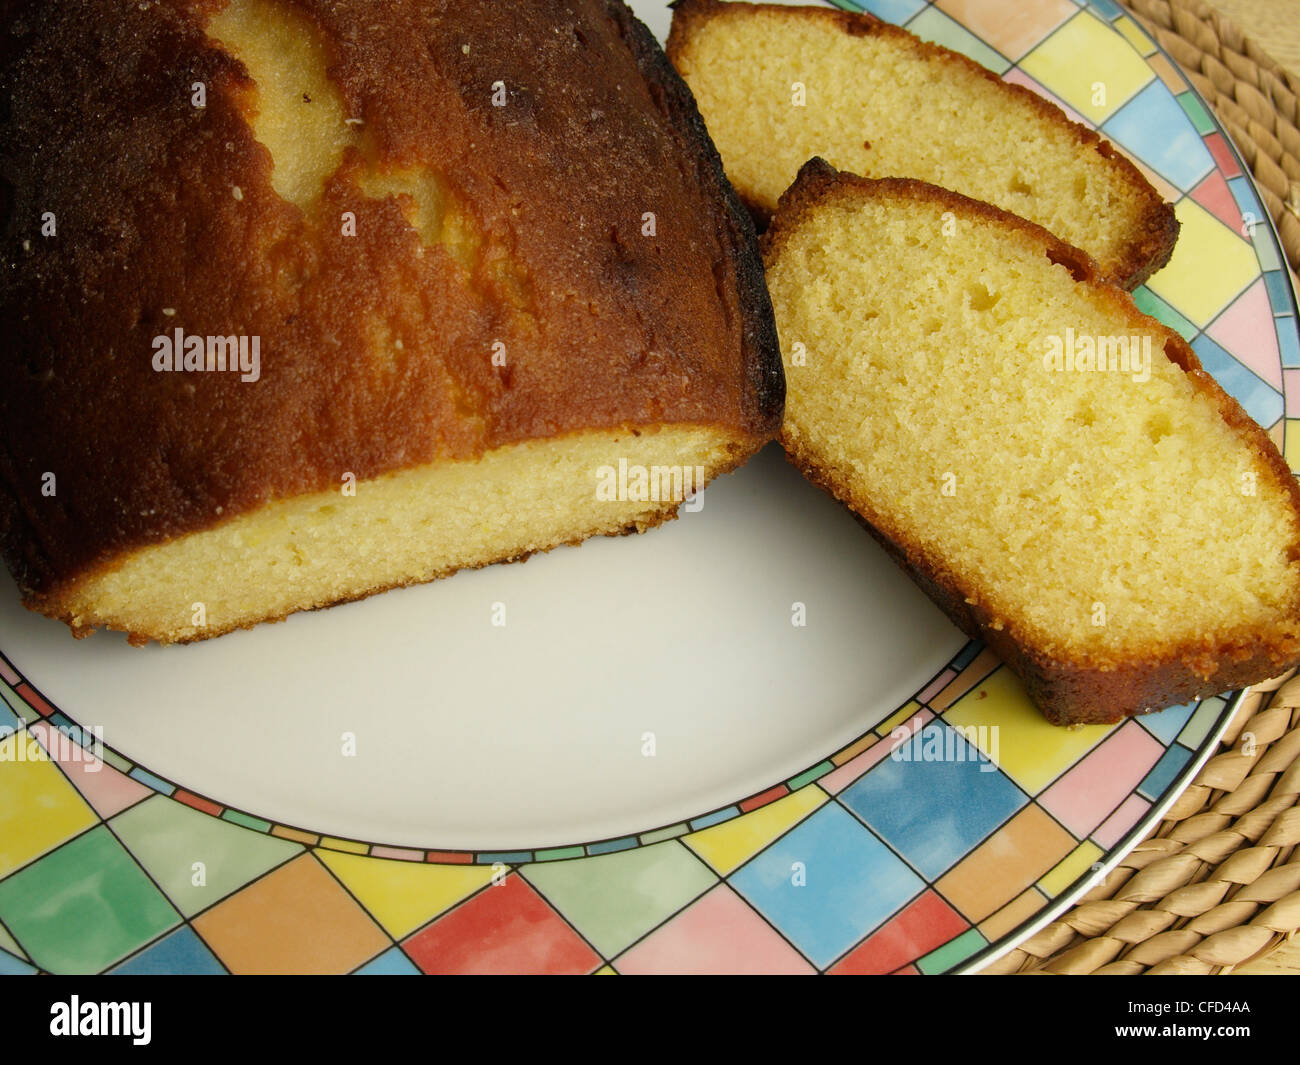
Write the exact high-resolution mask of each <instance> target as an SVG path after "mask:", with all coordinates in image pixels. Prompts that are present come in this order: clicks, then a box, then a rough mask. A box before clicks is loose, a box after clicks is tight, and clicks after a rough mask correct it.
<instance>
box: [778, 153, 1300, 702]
mask: <svg viewBox="0 0 1300 1065" xmlns="http://www.w3.org/2000/svg"><path fill="white" fill-rule="evenodd" d="M763 241H764V259H765V262H766V264H767V277H768V284H769V288H770V291H771V293H772V300H773V304H774V306H775V309H776V317H777V329H778V331H779V333H780V336H781V346H782V352H783V356H784V358H785V364H786V375H787V387H788V397H787V403H786V417H785V426H784V429H783V431H782V443H783V444H784V446H785V448H786V451H787V453H788V454H789V456H790V459H791V460H792V461H793V462H794V464H795V465H796V466H798V467H799V468H800V469H801V470H802V471H803V472H804V473H805V474H806V475H807V476H808V477H809V478H810V479H811V480H813V481H815V482H816V483H817V484H819V485H821V486H822V487H823V488H825V489H826V490H827V491H828V492H830V493H831V494H832V495H834V496H835V497H836V498H837V499H839V500H841V501H843V502H844V503H846V504H847V505H848V506H849V507H850V508H851V509H852V510H853V511H854V512H855V513H856V514H857V515H858V516H859V517H860V518H861V520H862V521H863V522H865V523H866V525H867V527H868V528H869V529H870V530H871V531H872V532H873V533H874V534H875V536H876V538H877V539H878V540H879V541H880V542H881V543H882V544H883V545H884V546H885V548H886V549H887V550H888V551H889V552H890V553H891V554H892V555H893V557H894V558H895V559H896V560H897V561H898V562H899V563H900V564H901V565H902V567H903V568H904V569H905V570H906V571H907V572H908V573H909V574H910V575H911V576H912V577H913V578H915V580H916V581H917V583H918V584H919V585H920V586H921V587H922V588H923V589H924V590H925V591H926V592H927V593H928V594H929V595H930V596H931V597H932V598H933V599H934V601H935V602H936V603H937V604H938V605H939V606H940V607H941V608H942V609H943V610H944V611H945V612H946V613H947V614H948V616H949V617H950V618H951V619H952V620H953V621H954V622H955V623H956V624H957V625H958V626H959V627H960V628H961V629H962V630H963V631H964V632H966V633H967V634H968V635H970V636H972V637H977V638H979V639H982V640H984V641H985V642H986V643H987V644H988V645H989V646H990V647H992V648H993V649H994V650H995V651H996V652H997V653H998V654H999V655H1000V656H1001V657H1002V658H1003V660H1004V661H1005V662H1006V663H1007V664H1008V665H1009V666H1010V667H1011V668H1012V669H1014V670H1015V671H1016V672H1017V673H1018V674H1019V675H1020V676H1021V677H1022V678H1023V680H1024V682H1025V685H1026V687H1027V689H1028V692H1029V694H1030V696H1031V697H1032V699H1033V700H1034V702H1035V703H1036V704H1037V705H1038V706H1039V707H1040V708H1041V709H1042V711H1043V713H1044V714H1045V715H1046V717H1047V718H1048V720H1050V721H1052V722H1054V723H1056V724H1077V723H1103V722H1114V721H1116V720H1118V719H1120V718H1121V717H1122V716H1124V715H1126V714H1136V713H1141V712H1144V711H1147V710H1153V709H1157V708H1160V707H1164V706H1168V705H1172V704H1175V703H1182V702H1185V701H1187V700H1190V699H1193V698H1196V697H1199V696H1205V695H1211V694H1214V693H1217V692H1221V691H1225V690H1228V689H1233V688H1237V687H1240V686H1243V685H1247V684H1250V683H1253V682H1256V681H1259V680H1262V679H1264V678H1266V677H1270V676H1273V675H1276V674H1277V673H1279V672H1281V671H1283V670H1285V669H1287V668H1289V667H1291V666H1293V665H1294V664H1295V663H1296V662H1297V660H1298V659H1300V492H1297V488H1296V483H1295V479H1294V478H1293V477H1292V475H1291V473H1290V471H1289V470H1288V468H1287V466H1286V464H1285V463H1284V462H1283V460H1282V458H1281V457H1280V456H1279V454H1278V452H1277V449H1276V448H1275V447H1274V446H1273V444H1272V442H1271V441H1270V440H1269V438H1268V437H1267V436H1266V435H1265V434H1264V432H1263V431H1262V430H1261V429H1260V428H1259V427H1258V426H1257V425H1256V424H1255V423H1254V422H1253V421H1251V420H1250V418H1249V417H1248V416H1247V415H1246V414H1245V413H1244V412H1243V411H1242V409H1241V408H1240V407H1239V406H1238V405H1237V403H1236V402H1235V401H1234V400H1232V399H1231V398H1230V397H1229V396H1227V395H1226V394H1225V393H1224V392H1223V390H1222V389H1220V388H1219V386H1218V385H1217V384H1216V383H1215V382H1214V380H1213V379H1212V378H1211V377H1210V376H1209V375H1208V374H1207V373H1205V371H1204V370H1202V369H1201V366H1200V364H1199V362H1198V361H1197V359H1196V356H1195V354H1194V353H1193V352H1192V350H1191V349H1190V348H1189V347H1188V345H1187V344H1186V343H1185V342H1184V341H1183V339H1182V338H1181V337H1180V336H1178V335H1177V334H1176V333H1174V332H1171V331H1170V330H1169V329H1166V328H1165V327H1164V326H1163V325H1161V324H1160V323H1159V322H1157V321H1155V320H1154V319H1151V318H1148V317H1146V316H1144V315H1142V314H1141V313H1139V312H1138V310H1137V309H1136V308H1135V306H1134V305H1133V302H1132V300H1131V298H1130V297H1129V296H1128V294H1127V293H1125V292H1123V291H1121V290H1120V289H1119V288H1117V287H1115V286H1112V285H1109V284H1106V283H1103V282H1101V281H1100V280H1099V279H1098V275H1097V268H1096V266H1095V264H1094V263H1093V262H1092V261H1091V260H1090V259H1089V258H1088V257H1087V256H1086V255H1085V254H1084V253H1083V252H1081V251H1079V250H1077V249H1075V248H1071V247H1069V246H1068V245H1066V244H1063V243H1062V242H1060V241H1059V240H1057V239H1056V238H1055V237H1053V236H1052V235H1051V234H1049V233H1048V232H1047V231H1046V230H1044V229H1042V228H1040V227H1038V226H1036V225H1034V224H1033V223H1030V222H1027V221H1025V220H1023V219H1020V218H1017V217H1015V216H1013V215H1010V214H1007V213H1005V212H1003V211H1001V210H999V209H997V208H995V207H991V206H988V205H986V204H982V203H978V202H976V201H973V200H970V199H967V198H965V197H963V196H960V195H958V194H956V193H953V192H949V191H946V190H944V189H940V188H937V187H935V186H933V185H928V184H925V183H923V182H919V181H915V180H910V179H882V180H870V179H866V178H861V177H857V176H854V175H849V174H843V173H839V172H837V171H836V170H834V169H833V168H832V167H831V166H829V164H827V163H825V162H824V161H822V160H813V161H811V162H809V163H808V164H807V165H806V166H805V167H804V168H803V169H802V170H801V171H800V174H799V177H798V180H797V181H796V182H795V184H794V185H793V187H792V188H791V189H790V190H789V191H788V192H787V193H786V194H785V196H783V197H782V199H781V202H780V206H779V208H778V210H777V213H776V216H775V217H774V219H773V220H772V225H771V227H770V228H769V229H768V231H767V233H766V234H765V235H764V238H763Z"/></svg>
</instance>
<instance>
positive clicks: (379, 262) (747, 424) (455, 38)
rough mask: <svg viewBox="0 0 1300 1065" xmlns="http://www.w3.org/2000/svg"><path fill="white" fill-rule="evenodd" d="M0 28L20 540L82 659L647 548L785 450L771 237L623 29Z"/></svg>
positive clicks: (548, 20)
mask: <svg viewBox="0 0 1300 1065" xmlns="http://www.w3.org/2000/svg"><path fill="white" fill-rule="evenodd" d="M0 39H2V40H3V45H0V100H3V101H4V106H3V108H2V109H0V175H2V180H0V226H2V231H0V242H2V243H0V255H2V257H3V271H2V276H0V332H3V333H4V336H5V342H4V345H3V347H2V348H0V548H2V549H3V555H4V558H5V560H6V562H7V564H8V566H9V568H10V570H11V571H12V573H13V574H14V577H15V579H16V582H17V584H18V585H19V587H20V589H21V592H22V594H23V596H24V600H25V602H26V603H27V605H28V606H30V607H32V608H33V609H35V610H38V611H41V612H43V613H46V614H48V615H51V616H53V617H55V618H59V619H62V620H63V621H65V622H67V624H68V625H69V626H71V628H72V629H73V631H74V632H75V633H76V634H77V635H83V634H85V633H87V632H88V631H90V630H93V629H95V628H97V627H100V628H108V629H114V630H121V631H125V632H126V633H128V634H129V636H130V639H131V641H132V642H134V643H140V642H145V641H148V640H157V641H161V642H174V641H190V640H195V639H201V638H204V637H208V636H214V635H217V634H220V633H223V632H226V631H229V630H231V629H234V628H238V627H247V626H250V625H252V624H254V623H256V622H259V621H263V620H269V619H278V618H283V617H284V616H286V615H288V614H290V613H291V612H293V611H297V610H302V609H308V608H315V607H321V606H325V605H329V604H332V603H336V602H340V601H344V600H349V599H355V598H358V597H361V596H365V595H369V594H371V593H373V592H376V591H380V590H383V589H386V588H391V587H395V586H399V585H405V584H409V583H412V582H417V581H427V580H430V579H432V578H435V577H439V576H441V575H445V574H449V573H451V572H453V571H455V570H457V569H460V568H462V567H470V566H481V565H485V564H488V563H492V562H497V561H505V560H510V559H517V558H521V557H525V556H527V555H528V554H529V553H531V552H536V551H543V550H546V549H548V548H551V547H553V546H555V545H558V544H564V543H573V542H577V541H580V540H582V539H583V538H586V537H589V536H592V535H597V534H616V533H621V532H627V531H637V530H643V529H645V528H648V527H650V526H653V525H655V524H657V523H659V522H661V521H663V520H665V519H667V518H671V517H674V516H675V514H676V512H677V510H678V507H679V505H680V503H681V501H682V499H683V498H685V497H687V496H688V495H690V494H691V493H692V492H694V491H697V490H698V489H699V488H701V487H702V486H703V485H704V484H705V483H707V482H708V481H709V479H711V478H713V477H714V476H716V475H718V474H720V473H723V472H725V471H728V470H730V469H732V468H734V467H736V466H737V465H738V464H739V463H741V462H743V461H744V460H745V458H746V457H747V456H748V455H750V454H751V453H752V452H754V451H755V450H757V449H758V448H759V447H760V446H761V445H762V444H763V443H764V442H765V441H767V440H769V439H771V438H773V437H774V436H775V435H776V432H777V430H778V428H779V425H780V418H781V410H782V403H783V395H784V384H783V380H782V373H781V365H780V356H779V351H778V349H777V344H776V334H775V329H774V325H773V321H772V314H771V305H770V302H769V301H768V297H767V293H766V289H765V287H764V284H763V276H762V263H761V260H760V258H759V254H758V245H757V239H756V237H755V234H754V230H753V224H752V221H751V220H750V218H749V216H748V214H747V213H746V212H745V211H744V208H743V207H742V206H741V205H740V203H739V201H738V200H736V198H735V195H734V193H733V192H732V191H731V189H730V187H729V185H728V184H727V182H726V180H725V178H724V176H723V172H722V169H721V165H720V163H719V160H718V157H717V153H716V152H715V150H714V149H713V147H712V145H711V143H710V142H709V140H708V137H707V134H706V133H705V131H704V127H703V124H702V122H701V121H700V118H699V114H698V111H697V110H696V109H695V106H694V104H693V102H692V100H691V97H690V94H689V92H688V91H687V89H686V87H685V86H684V85H683V84H682V82H681V81H680V79H679V78H678V77H677V75H676V74H675V72H674V71H673V70H672V67H671V65H670V64H668V62H667V60H666V58H665V57H664V54H663V52H662V51H661V50H660V49H659V47H658V45H657V44H656V43H655V42H654V40H653V38H652V37H651V36H650V34H649V33H648V31H646V30H645V28H644V27H643V26H642V25H641V24H640V23H639V22H638V21H636V19H634V18H633V17H632V15H631V14H630V13H629V11H628V9H627V8H626V7H625V6H624V5H623V4H622V3H618V2H614V0H608V2H606V0H564V2H561V0H545V2H538V0H534V2H530V3H527V4H522V5H512V6H511V7H510V8H509V10H508V11H503V9H502V8H501V7H500V5H495V4H486V3H466V2H455V0H405V2H401V3H398V2H383V3H379V2H375V0H171V2H167V3H157V2H154V3H140V2H137V0H66V2H61V3H58V4H48V3H45V2H44V0H19V2H16V3H8V4H5V5H4V6H3V9H2V10H0ZM628 470H630V471H631V475H626V476H625V475H624V473H623V471H628ZM611 471H619V473H618V475H617V477H612V476H611Z"/></svg>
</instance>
